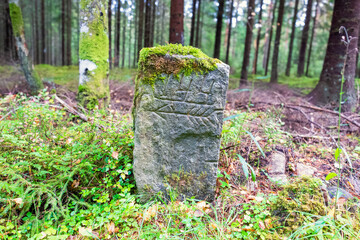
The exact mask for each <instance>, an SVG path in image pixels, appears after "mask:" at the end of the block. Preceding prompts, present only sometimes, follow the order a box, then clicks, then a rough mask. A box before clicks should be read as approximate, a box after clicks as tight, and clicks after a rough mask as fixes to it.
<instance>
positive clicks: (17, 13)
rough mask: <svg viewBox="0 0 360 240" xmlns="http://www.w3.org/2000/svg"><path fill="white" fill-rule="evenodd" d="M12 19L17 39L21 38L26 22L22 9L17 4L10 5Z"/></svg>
mask: <svg viewBox="0 0 360 240" xmlns="http://www.w3.org/2000/svg"><path fill="white" fill-rule="evenodd" d="M9 8H10V17H11V24H12V28H13V32H14V35H15V37H19V36H20V35H21V34H22V32H23V31H24V21H23V17H22V13H21V8H20V7H19V6H18V5H17V4H16V3H10V4H9Z"/></svg>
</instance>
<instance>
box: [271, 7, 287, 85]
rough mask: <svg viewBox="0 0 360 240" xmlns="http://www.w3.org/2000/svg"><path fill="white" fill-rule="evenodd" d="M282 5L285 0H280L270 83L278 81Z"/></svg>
mask: <svg viewBox="0 0 360 240" xmlns="http://www.w3.org/2000/svg"><path fill="white" fill-rule="evenodd" d="M284 6H285V0H280V4H279V13H278V20H277V27H276V35H275V45H274V53H273V58H272V65H271V79H270V83H277V82H278V58H279V47H280V37H281V28H282V24H283V18H284Z"/></svg>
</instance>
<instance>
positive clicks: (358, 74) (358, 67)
mask: <svg viewBox="0 0 360 240" xmlns="http://www.w3.org/2000/svg"><path fill="white" fill-rule="evenodd" d="M359 38H360V29H359V37H358V39H359ZM359 51H360V40H358V51H357V54H356V64H357V77H358V78H360V66H359Z"/></svg>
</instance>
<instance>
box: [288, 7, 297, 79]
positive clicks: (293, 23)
mask: <svg viewBox="0 0 360 240" xmlns="http://www.w3.org/2000/svg"><path fill="white" fill-rule="evenodd" d="M298 7H299V0H296V1H295V7H294V16H293V20H292V25H291V35H290V45H289V54H288V60H287V64H286V71H285V75H286V76H290V70H291V61H292V53H293V47H294V39H295V31H296V20H297V14H298Z"/></svg>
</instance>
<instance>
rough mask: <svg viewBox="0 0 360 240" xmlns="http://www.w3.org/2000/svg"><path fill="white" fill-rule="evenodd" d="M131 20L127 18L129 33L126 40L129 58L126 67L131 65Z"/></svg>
mask: <svg viewBox="0 0 360 240" xmlns="http://www.w3.org/2000/svg"><path fill="white" fill-rule="evenodd" d="M131 25H132V24H131V20H130V19H129V34H128V41H129V45H128V59H129V65H128V68H130V67H131V38H132V36H131V35H132V30H133V29H132V26H131Z"/></svg>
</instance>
